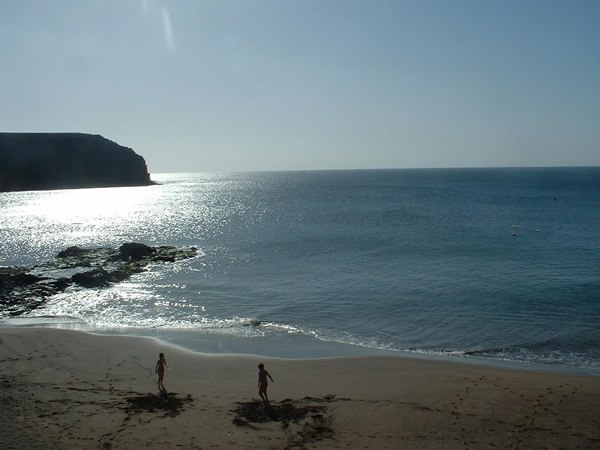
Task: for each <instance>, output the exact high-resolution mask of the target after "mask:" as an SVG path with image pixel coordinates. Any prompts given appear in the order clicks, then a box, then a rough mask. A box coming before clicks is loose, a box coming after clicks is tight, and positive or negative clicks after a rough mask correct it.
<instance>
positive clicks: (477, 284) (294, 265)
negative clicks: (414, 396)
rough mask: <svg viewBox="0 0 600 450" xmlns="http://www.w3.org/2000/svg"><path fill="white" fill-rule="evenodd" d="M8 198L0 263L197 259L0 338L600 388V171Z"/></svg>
mask: <svg viewBox="0 0 600 450" xmlns="http://www.w3.org/2000/svg"><path fill="white" fill-rule="evenodd" d="M153 179H154V180H155V181H158V182H159V183H161V184H160V185H157V186H149V187H135V188H108V189H82V190H64V191H40V192H17V193H1V194H0V243H1V246H0V265H23V264H34V263H39V262H42V261H45V260H48V259H51V258H53V257H54V255H55V254H56V253H58V252H59V251H60V250H62V249H64V248H66V247H68V246H71V245H78V246H82V247H92V246H115V247H116V246H118V245H120V244H121V243H123V242H130V241H137V242H143V243H146V244H150V245H183V246H196V247H197V248H198V249H199V250H200V251H201V252H200V256H198V257H197V258H194V259H191V260H185V261H181V262H177V263H171V264H157V265H155V266H152V267H151V268H150V270H149V271H148V272H145V273H142V274H139V275H137V276H135V277H133V278H132V279H130V280H128V281H127V282H125V283H121V284H117V285H114V286H112V287H109V288H106V289H101V290H72V291H68V292H66V293H64V294H61V295H58V296H55V297H53V298H52V299H51V301H50V302H49V303H48V304H47V306H45V307H44V308H42V309H39V310H37V311H35V312H33V313H31V314H29V315H28V316H26V317H21V318H19V319H8V318H7V317H6V315H5V314H4V315H3V314H2V312H0V318H2V317H4V319H3V320H2V322H0V324H1V325H43V326H53V327H60V328H77V329H85V330H90V331H96V332H102V333H119V334H138V335H148V336H155V337H159V338H161V339H165V340H167V341H169V342H171V343H174V344H177V345H181V346H184V347H186V348H189V349H192V350H196V351H204V352H219V353H255V354H262V355H271V356H282V357H313V356H333V355H345V354H361V353H374V352H379V351H392V352H403V351H409V352H411V353H413V354H424V355H445V356H451V357H452V356H454V357H459V358H466V359H470V360H474V361H481V360H482V359H483V360H484V361H491V360H495V361H504V362H506V361H509V362H510V361H516V362H523V363H525V364H542V366H543V367H547V368H550V369H551V370H576V371H583V372H586V373H594V374H600V168H569V169H464V170H463V169H460V170H459V169H452V170H381V171H376V170H373V171H323V172H278V173H276V172H266V173H236V174H204V173H198V174H155V175H153Z"/></svg>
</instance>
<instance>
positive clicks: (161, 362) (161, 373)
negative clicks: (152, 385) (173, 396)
mask: <svg viewBox="0 0 600 450" xmlns="http://www.w3.org/2000/svg"><path fill="white" fill-rule="evenodd" d="M165 367H169V365H168V364H167V360H166V359H165V354H164V353H161V354H160V355H158V361H157V362H156V368H155V369H154V372H155V373H157V374H158V390H159V391H160V392H167V390H166V389H165V387H164V386H163V379H164V377H165Z"/></svg>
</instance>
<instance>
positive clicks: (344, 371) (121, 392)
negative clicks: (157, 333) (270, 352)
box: [0, 328, 600, 449]
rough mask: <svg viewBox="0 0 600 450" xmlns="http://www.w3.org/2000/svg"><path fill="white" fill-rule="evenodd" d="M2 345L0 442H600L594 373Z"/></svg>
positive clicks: (53, 337)
mask: <svg viewBox="0 0 600 450" xmlns="http://www.w3.org/2000/svg"><path fill="white" fill-rule="evenodd" d="M0 344H1V345H0V395H1V399H2V405H3V420H2V421H0V447H1V448H3V449H13V448H14V449H23V448H28V449H35V448H65V449H70V448H78V449H81V448H90V449H94V448H98V449H129V448H143V447H146V448H184V449H210V448H242V449H243V448H248V449H250V448H264V449H271V448H272V449H284V448H299V449H301V448H348V449H361V448H372V449H386V448H387V449H403V448H407V449H414V448H444V449H446V448H600V431H599V428H598V418H599V417H600V383H599V380H598V378H597V377H584V376H573V375H560V374H550V373H537V372H528V371H522V370H512V369H503V368H493V367H487V366H477V365H471V364H460V363H451V362H440V361H427V360H420V359H410V358H387V357H379V356H377V357H360V358H330V359H318V360H282V359H266V358H258V357H250V356H212V355H200V354H195V353H191V352H186V351H183V350H180V349H178V348H175V347H172V346H169V345H166V344H164V343H161V342H159V341H156V340H153V339H149V338H134V337H118V336H97V335H92V334H87V333H82V332H76V331H65V330H54V329H34V328H3V329H0ZM160 352H164V353H165V355H166V360H167V363H168V364H169V366H170V367H169V369H167V371H166V374H165V379H164V384H165V388H166V389H167V390H168V394H167V395H162V396H160V395H159V392H158V388H157V378H156V375H155V373H154V368H155V364H156V361H157V359H158V354H159V353H160ZM259 362H263V363H264V364H265V366H266V369H267V370H268V371H269V372H270V374H271V375H272V376H273V378H274V380H275V381H274V382H273V383H270V384H269V391H268V393H269V397H270V400H271V403H270V406H265V405H264V404H262V403H261V402H260V401H259V400H258V392H257V373H258V369H257V364H258V363H259Z"/></svg>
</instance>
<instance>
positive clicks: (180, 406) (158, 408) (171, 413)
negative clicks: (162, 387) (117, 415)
mask: <svg viewBox="0 0 600 450" xmlns="http://www.w3.org/2000/svg"><path fill="white" fill-rule="evenodd" d="M126 400H127V406H126V407H125V408H124V409H125V411H126V412H127V414H129V415H132V414H139V413H142V412H162V413H163V414H162V415H163V417H175V416H177V415H179V414H181V412H182V411H183V410H184V409H185V406H186V405H188V404H191V403H192V402H193V400H194V399H193V397H192V396H191V395H189V394H188V395H186V396H185V397H182V398H179V397H178V396H177V394H176V393H173V392H171V393H167V392H166V391H163V392H161V394H160V395H156V394H150V393H148V394H140V395H136V396H133V397H127V398H126Z"/></svg>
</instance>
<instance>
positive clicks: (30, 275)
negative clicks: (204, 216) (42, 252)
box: [0, 243, 198, 317]
mask: <svg viewBox="0 0 600 450" xmlns="http://www.w3.org/2000/svg"><path fill="white" fill-rule="evenodd" d="M197 254H198V251H197V249H196V248H194V247H171V246H161V247H150V246H148V245H144V244H138V243H125V244H123V245H121V246H120V247H119V248H116V249H115V248H104V247H100V248H92V249H84V248H80V247H69V248H67V249H66V250H63V251H62V252H60V253H59V254H58V255H57V256H56V258H55V259H54V260H52V261H48V262H46V263H43V264H40V265H36V266H33V267H0V317H2V316H4V317H6V316H18V315H21V314H23V313H25V312H28V311H31V310H33V309H35V308H38V307H40V306H42V305H44V303H46V300H47V299H48V297H50V296H52V295H55V294H58V293H60V292H62V291H64V290H65V289H67V288H68V287H79V288H102V287H104V286H108V285H110V284H111V283H118V282H119V281H123V280H125V279H127V278H129V277H130V276H131V275H133V274H135V273H139V272H143V271H144V270H146V267H147V266H148V265H149V264H152V263H159V262H173V261H177V260H180V259H185V258H192V257H194V256H196V255H197Z"/></svg>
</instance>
